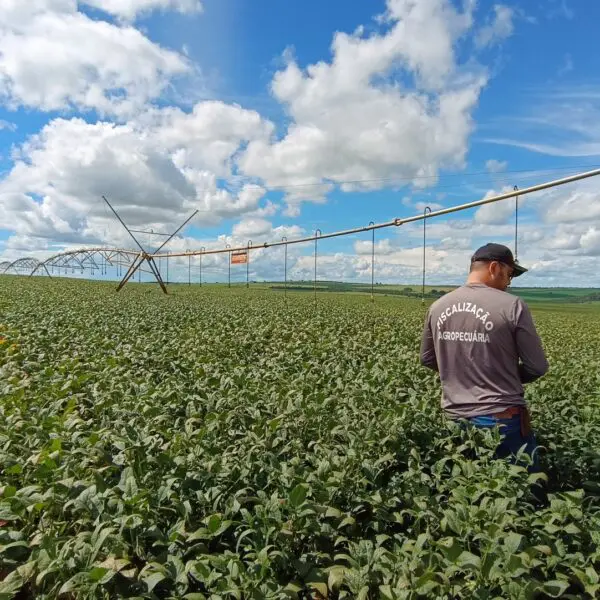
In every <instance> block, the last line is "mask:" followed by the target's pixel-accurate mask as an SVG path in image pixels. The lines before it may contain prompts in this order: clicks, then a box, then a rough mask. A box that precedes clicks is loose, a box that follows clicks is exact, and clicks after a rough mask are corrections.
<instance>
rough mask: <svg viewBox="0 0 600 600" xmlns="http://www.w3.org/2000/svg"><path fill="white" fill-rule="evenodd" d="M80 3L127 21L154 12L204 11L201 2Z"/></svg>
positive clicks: (99, 0) (97, 0) (98, 0)
mask: <svg viewBox="0 0 600 600" xmlns="http://www.w3.org/2000/svg"><path fill="white" fill-rule="evenodd" d="M80 3H81V4H86V5H87V6H91V7H93V8H98V9H100V10H102V11H104V12H107V13H109V14H111V15H114V16H116V17H119V18H122V19H127V20H133V19H135V18H136V17H138V16H140V15H144V14H147V13H149V12H152V11H154V10H163V11H165V10H173V11H177V12H180V13H184V14H192V13H199V12H201V11H202V4H201V2H200V1H199V0H82V1H81V0H80Z"/></svg>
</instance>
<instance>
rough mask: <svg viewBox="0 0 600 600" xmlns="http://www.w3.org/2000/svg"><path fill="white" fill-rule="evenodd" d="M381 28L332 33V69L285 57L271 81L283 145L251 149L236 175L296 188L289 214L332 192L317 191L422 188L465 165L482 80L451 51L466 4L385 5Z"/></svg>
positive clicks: (462, 29)
mask: <svg viewBox="0 0 600 600" xmlns="http://www.w3.org/2000/svg"><path fill="white" fill-rule="evenodd" d="M385 20H386V23H387V25H389V28H388V30H387V32H386V33H384V34H373V35H371V36H370V37H364V34H363V33H362V32H361V31H360V30H359V31H357V32H355V33H354V34H352V35H348V34H346V33H337V34H336V35H335V37H334V41H333V44H332V53H333V58H332V60H331V62H330V63H327V62H319V63H317V64H313V65H310V66H308V67H307V68H306V69H301V68H300V67H299V65H298V64H297V63H296V62H295V61H294V60H293V59H292V58H290V57H289V56H288V63H287V66H286V68H285V69H284V70H282V71H279V72H278V73H277V74H276V75H275V77H274V79H273V83H272V91H273V94H274V96H275V98H276V99H277V100H278V101H279V102H281V103H283V104H284V105H285V106H286V107H287V109H288V112H289V114H290V117H291V118H292V119H293V121H292V123H291V124H290V126H289V127H288V130H287V134H286V135H285V137H284V138H283V139H280V140H271V141H270V142H269V141H267V140H260V141H255V142H252V143H250V144H249V146H248V149H247V152H246V153H245V154H244V155H243V156H242V157H241V160H240V167H241V169H242V170H243V171H244V172H245V173H246V174H248V175H250V176H254V177H258V178H260V179H261V180H263V181H264V182H265V184H266V185H267V186H276V185H279V186H286V185H287V186H295V187H293V188H288V189H286V192H287V196H286V200H287V202H288V204H289V205H290V208H289V214H297V212H298V210H297V205H298V203H300V202H302V201H311V202H314V201H323V199H324V197H325V194H326V193H327V192H328V191H329V190H328V188H321V189H319V188H318V187H316V185H315V184H321V183H328V182H329V183H339V184H341V187H342V189H343V190H355V189H360V190H370V189H378V188H381V187H384V186H388V185H390V184H393V183H394V182H399V181H403V182H404V183H407V182H410V181H412V182H413V183H414V184H415V185H417V186H419V187H423V186H427V185H434V184H435V182H436V177H437V173H438V170H439V168H440V167H442V166H448V167H461V166H463V164H464V158H465V154H466V150H467V146H468V138H469V135H470V133H471V131H472V126H473V124H472V120H471V112H472V110H473V109H474V107H475V106H476V104H477V101H478V98H479V93H480V91H481V89H482V87H483V85H484V84H485V81H486V78H485V75H484V74H483V73H482V72H481V70H477V71H469V70H467V69H466V68H465V67H463V66H459V65H458V64H457V62H456V57H455V52H454V45H455V43H456V42H457V40H458V39H459V38H460V37H461V36H463V35H464V34H465V33H466V32H467V31H468V29H469V28H470V27H471V25H472V6H471V4H470V3H467V8H466V9H465V10H464V12H458V11H457V10H455V8H454V7H453V4H452V2H450V1H449V0H420V1H419V2H417V1H416V0H389V2H388V10H387V13H386V15H385ZM403 75H409V76H412V77H413V78H414V81H415V85H414V86H411V85H410V84H409V83H408V82H407V81H405V78H404V77H403ZM349 181H350V182H354V183H345V182H349ZM302 184H308V185H307V186H306V187H302Z"/></svg>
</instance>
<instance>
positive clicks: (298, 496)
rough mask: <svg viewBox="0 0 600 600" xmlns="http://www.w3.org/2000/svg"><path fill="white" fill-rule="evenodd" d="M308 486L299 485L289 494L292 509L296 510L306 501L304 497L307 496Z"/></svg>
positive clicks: (304, 484)
mask: <svg viewBox="0 0 600 600" xmlns="http://www.w3.org/2000/svg"><path fill="white" fill-rule="evenodd" d="M308 489H309V488H308V485H307V484H306V483H299V484H298V485H297V486H296V487H295V488H294V489H293V490H292V491H291V492H290V504H291V505H292V506H293V507H294V508H298V507H299V506H300V505H301V504H303V503H304V501H305V500H306V496H307V494H308Z"/></svg>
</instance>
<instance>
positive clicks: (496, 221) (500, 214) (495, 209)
mask: <svg viewBox="0 0 600 600" xmlns="http://www.w3.org/2000/svg"><path fill="white" fill-rule="evenodd" d="M509 191H512V188H510V187H504V188H502V190H501V191H499V192H496V191H495V190H490V191H489V192H488V193H487V194H486V195H485V196H484V198H492V197H494V196H498V195H499V194H504V193H506V192H509ZM522 204H523V200H522V199H520V200H519V207H521V206H522ZM514 214H515V201H514V199H512V198H509V199H507V200H500V201H498V202H492V203H490V204H484V205H483V206H481V207H479V208H478V209H477V212H476V213H475V217H474V220H475V222H476V223H480V224H484V225H503V224H504V223H506V222H507V221H508V219H509V218H510V217H511V216H514Z"/></svg>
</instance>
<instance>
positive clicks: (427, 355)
mask: <svg viewBox="0 0 600 600" xmlns="http://www.w3.org/2000/svg"><path fill="white" fill-rule="evenodd" d="M421 364H422V365H423V366H424V367H427V368H429V369H433V370H434V371H437V370H438V364H437V358H436V356H435V346H434V345H433V331H432V329H431V313H430V312H428V313H427V318H426V319H425V326H424V327H423V335H422V338H421Z"/></svg>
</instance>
